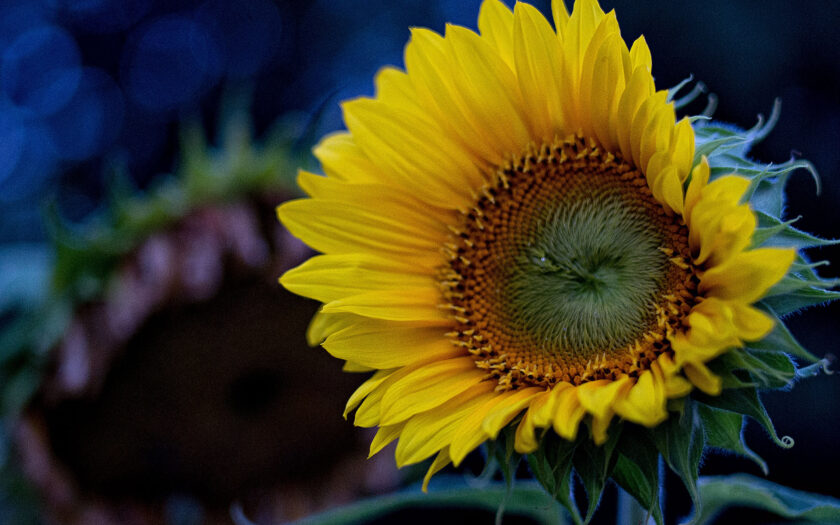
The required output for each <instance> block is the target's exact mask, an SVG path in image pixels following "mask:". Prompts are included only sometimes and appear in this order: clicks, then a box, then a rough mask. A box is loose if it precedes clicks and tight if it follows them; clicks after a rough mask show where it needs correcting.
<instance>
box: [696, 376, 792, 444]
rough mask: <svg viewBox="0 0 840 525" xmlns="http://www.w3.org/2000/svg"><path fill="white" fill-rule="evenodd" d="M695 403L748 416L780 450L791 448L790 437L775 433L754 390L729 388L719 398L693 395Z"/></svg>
mask: <svg viewBox="0 0 840 525" xmlns="http://www.w3.org/2000/svg"><path fill="white" fill-rule="evenodd" d="M694 396H695V398H696V399H697V401H700V402H701V403H704V404H706V405H709V406H710V407H713V408H718V409H721V410H727V411H729V412H734V413H736V414H742V415H745V416H749V417H750V418H752V419H753V420H755V421H756V422H758V423H759V424H760V425H761V426H762V427H764V430H766V431H767V434H768V435H769V436H770V438H771V439H772V440H773V441H774V442H775V443H776V444H777V445H779V446H780V447H782V448H791V447H792V446H793V438H791V437H790V436H782V437H781V438H780V437H779V435H778V434H777V433H776V429H775V427H774V426H773V422H772V421H771V420H770V416H768V415H767V410H765V408H764V405H763V404H762V403H761V400H760V399H759V398H758V390H757V389H755V388H729V389H725V390H724V391H723V392H721V394H720V395H719V396H709V395H706V394H703V393H695V394H694Z"/></svg>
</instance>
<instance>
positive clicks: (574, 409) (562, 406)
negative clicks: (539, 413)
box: [552, 387, 586, 441]
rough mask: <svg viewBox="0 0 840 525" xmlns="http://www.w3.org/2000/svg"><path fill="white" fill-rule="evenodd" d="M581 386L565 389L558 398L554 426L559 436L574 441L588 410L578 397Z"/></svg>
mask: <svg viewBox="0 0 840 525" xmlns="http://www.w3.org/2000/svg"><path fill="white" fill-rule="evenodd" d="M578 390H579V387H575V388H568V389H566V390H563V391H562V392H561V393H560V395H559V396H558V398H557V402H556V407H557V408H556V411H555V413H554V421H553V422H552V423H553V425H552V426H553V428H554V432H556V433H557V435H558V436H560V437H562V438H564V439H568V440H569V441H572V440H574V439H575V437H576V436H577V431H578V426H579V425H580V421H581V419H583V416H584V415H585V414H586V410H585V409H584V408H583V405H582V404H581V402H580V399H579V398H578Z"/></svg>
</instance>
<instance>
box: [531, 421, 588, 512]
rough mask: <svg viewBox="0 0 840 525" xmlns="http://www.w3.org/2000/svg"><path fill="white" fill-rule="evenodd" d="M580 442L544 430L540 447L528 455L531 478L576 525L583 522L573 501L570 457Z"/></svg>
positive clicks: (579, 439) (580, 439)
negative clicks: (532, 475) (535, 479)
mask: <svg viewBox="0 0 840 525" xmlns="http://www.w3.org/2000/svg"><path fill="white" fill-rule="evenodd" d="M580 441H582V438H580V437H578V439H577V440H576V441H567V440H565V439H563V438H561V437H560V436H558V435H556V434H555V433H554V432H552V431H546V432H545V433H544V435H543V438H542V440H541V441H540V446H539V448H537V450H536V451H535V452H534V453H533V454H529V455H528V465H529V466H530V467H531V471H532V472H533V473H534V476H535V477H536V478H537V480H538V481H539V482H540V484H542V486H543V487H544V488H545V489H546V490H547V491H548V493H549V494H550V495H551V496H552V497H553V498H554V499H555V500H557V501H558V502H559V503H560V504H561V505H563V507H564V508H565V509H566V510H567V511H569V514H570V515H571V517H572V520H573V521H574V522H575V523H576V524H580V523H583V519H582V518H581V516H580V511H579V510H578V508H577V505H576V504H575V502H574V498H572V492H571V488H572V486H571V476H572V455H573V454H574V452H575V449H576V448H577V445H578V442H580Z"/></svg>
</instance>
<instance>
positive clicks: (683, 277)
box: [440, 138, 697, 389]
mask: <svg viewBox="0 0 840 525" xmlns="http://www.w3.org/2000/svg"><path fill="white" fill-rule="evenodd" d="M452 230H453V235H452V242H451V243H450V245H449V246H448V250H449V255H450V258H449V262H448V264H447V265H446V266H445V267H444V268H442V270H441V275H440V277H441V283H442V288H443V292H444V296H445V297H446V298H447V300H448V302H449V304H448V305H447V306H448V307H449V308H451V309H452V310H453V311H454V312H455V319H456V321H457V322H458V330H457V331H456V332H454V333H453V334H451V335H452V336H453V337H454V339H455V341H456V343H457V344H459V345H462V346H465V347H466V348H467V349H468V350H469V351H470V353H471V354H472V355H473V356H474V357H475V360H476V365H477V366H478V367H479V368H483V369H487V370H488V371H490V373H491V374H492V375H493V376H494V377H496V378H497V380H498V382H499V388H500V389H510V388H518V387H520V386H524V385H543V386H552V385H554V384H556V383H557V382H559V381H566V382H569V383H573V384H580V383H582V382H585V381H591V380H595V379H615V378H617V377H618V376H619V375H621V374H631V375H633V374H637V373H638V371H639V370H644V369H646V368H647V367H648V366H649V364H650V362H651V361H652V360H653V359H655V358H656V356H657V355H658V354H660V353H662V352H664V351H667V350H668V345H667V339H666V338H667V336H668V335H669V334H670V332H671V331H672V330H673V329H674V328H675V327H676V326H678V325H679V324H680V323H681V322H682V319H683V317H684V316H685V315H686V314H687V313H688V311H689V310H690V309H691V306H692V305H693V301H694V295H695V294H694V290H696V283H697V279H696V277H695V276H694V272H693V269H692V266H691V262H690V261H691V258H690V254H689V251H688V246H687V230H686V228H685V226H683V225H681V224H680V218H679V217H678V216H675V215H673V214H671V213H668V212H666V211H665V210H664V209H663V207H662V205H661V204H660V203H658V202H657V201H656V200H655V199H654V198H653V196H652V194H651V192H650V189H649V188H648V185H647V182H646V180H645V176H644V175H643V174H642V173H640V172H639V171H638V170H636V169H635V168H633V166H632V165H630V164H628V163H626V162H624V161H623V160H622V159H621V158H620V157H616V156H614V155H613V154H611V153H607V152H603V151H601V150H600V149H598V148H597V147H590V146H589V145H588V144H587V142H586V141H585V140H583V139H580V138H577V139H573V140H566V141H558V142H556V143H554V144H552V145H544V146H542V147H541V148H539V149H532V150H531V151H529V152H527V153H526V154H525V155H524V156H523V157H522V158H520V159H516V160H514V161H512V162H511V163H510V164H509V165H508V166H505V167H504V168H502V169H499V170H497V172H496V173H495V178H494V180H493V181H492V182H491V183H489V184H488V185H487V186H485V187H484V188H483V189H482V192H481V196H480V197H479V198H477V200H476V202H475V205H474V207H473V208H472V209H471V210H467V211H465V212H464V213H463V215H462V217H461V222H460V224H459V225H458V226H457V227H454V228H452Z"/></svg>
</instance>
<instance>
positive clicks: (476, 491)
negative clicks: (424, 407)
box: [295, 476, 565, 525]
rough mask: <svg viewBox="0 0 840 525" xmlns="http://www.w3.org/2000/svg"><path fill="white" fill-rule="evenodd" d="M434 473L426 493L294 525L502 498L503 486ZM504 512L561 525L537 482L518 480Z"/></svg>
mask: <svg viewBox="0 0 840 525" xmlns="http://www.w3.org/2000/svg"><path fill="white" fill-rule="evenodd" d="M459 479H460V480H461V481H460V483H459V482H458V481H457V480H454V479H449V478H447V477H446V476H436V477H435V479H434V480H433V481H432V485H431V488H430V489H429V493H428V494H423V493H421V492H420V491H419V490H410V491H404V492H398V493H396V494H390V495H387V496H380V497H376V498H371V499H368V500H364V501H361V502H358V503H354V504H352V505H348V506H346V507H342V508H338V509H335V510H330V511H327V512H323V513H320V514H316V515H314V516H310V517H308V518H304V519H302V520H300V521H297V522H295V523H297V524H298V525H315V524H318V525H351V524H352V525H360V524H364V523H367V522H371V521H373V520H377V519H379V520H381V519H383V517H384V516H386V515H388V514H390V513H393V512H396V511H399V510H402V509H408V508H441V507H459V508H463V507H467V508H472V509H483V510H486V511H488V512H495V511H496V509H497V508H498V506H499V502H500V501H502V500H503V499H504V498H505V494H506V492H507V487H505V486H504V485H500V484H493V485H488V486H486V487H464V486H463V481H462V478H460V477H459ZM506 509H507V513H508V514H516V515H521V516H527V517H530V518H532V519H533V520H534V521H535V522H537V523H545V524H547V525H563V524H564V523H565V520H564V519H563V517H562V516H563V515H562V513H561V512H560V508H559V506H558V505H557V504H556V503H555V502H554V501H552V500H551V498H550V497H549V496H548V495H547V494H546V493H545V491H544V490H543V489H542V488H541V487H540V486H539V485H538V484H537V483H528V482H518V483H517V484H516V486H515V487H514V488H513V489H512V491H511V494H510V496H509V498H508V500H507V505H506Z"/></svg>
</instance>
